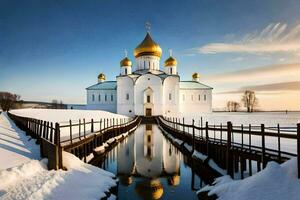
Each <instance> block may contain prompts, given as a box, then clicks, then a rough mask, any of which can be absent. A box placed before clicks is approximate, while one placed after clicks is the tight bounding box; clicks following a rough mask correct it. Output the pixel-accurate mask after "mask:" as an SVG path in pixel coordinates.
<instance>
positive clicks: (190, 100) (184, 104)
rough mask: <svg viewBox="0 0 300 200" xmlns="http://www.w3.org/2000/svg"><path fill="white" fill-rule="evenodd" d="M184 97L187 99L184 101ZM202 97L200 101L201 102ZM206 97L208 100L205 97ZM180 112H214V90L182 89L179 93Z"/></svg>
mask: <svg viewBox="0 0 300 200" xmlns="http://www.w3.org/2000/svg"><path fill="white" fill-rule="evenodd" d="M183 95H184V96H185V99H183ZM199 95H200V100H199ZM205 95H206V100H204V96H205ZM179 104H180V107H179V110H180V112H181V113H199V112H205V113H206V112H211V111H212V90H210V89H194V90H187V89H184V90H183V89H181V90H180V91H179Z"/></svg>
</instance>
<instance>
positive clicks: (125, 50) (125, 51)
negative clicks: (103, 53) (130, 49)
mask: <svg viewBox="0 0 300 200" xmlns="http://www.w3.org/2000/svg"><path fill="white" fill-rule="evenodd" d="M124 53H125V57H127V49H124Z"/></svg>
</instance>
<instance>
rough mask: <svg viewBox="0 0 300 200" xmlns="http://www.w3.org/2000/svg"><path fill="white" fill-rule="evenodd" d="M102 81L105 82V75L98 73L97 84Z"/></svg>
mask: <svg viewBox="0 0 300 200" xmlns="http://www.w3.org/2000/svg"><path fill="white" fill-rule="evenodd" d="M103 81H105V75H104V74H103V73H100V74H99V75H98V82H103Z"/></svg>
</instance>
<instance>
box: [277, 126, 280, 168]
mask: <svg viewBox="0 0 300 200" xmlns="http://www.w3.org/2000/svg"><path fill="white" fill-rule="evenodd" d="M277 133H278V161H279V163H280V162H281V146H280V126H279V124H277Z"/></svg>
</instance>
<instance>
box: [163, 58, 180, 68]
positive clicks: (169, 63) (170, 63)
mask: <svg viewBox="0 0 300 200" xmlns="http://www.w3.org/2000/svg"><path fill="white" fill-rule="evenodd" d="M176 65H177V61H176V59H175V58H173V57H172V56H170V57H169V58H168V59H167V60H166V61H165V67H169V66H176Z"/></svg>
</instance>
